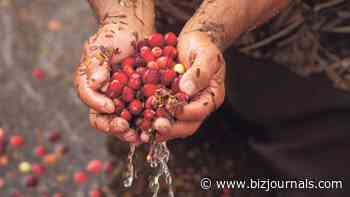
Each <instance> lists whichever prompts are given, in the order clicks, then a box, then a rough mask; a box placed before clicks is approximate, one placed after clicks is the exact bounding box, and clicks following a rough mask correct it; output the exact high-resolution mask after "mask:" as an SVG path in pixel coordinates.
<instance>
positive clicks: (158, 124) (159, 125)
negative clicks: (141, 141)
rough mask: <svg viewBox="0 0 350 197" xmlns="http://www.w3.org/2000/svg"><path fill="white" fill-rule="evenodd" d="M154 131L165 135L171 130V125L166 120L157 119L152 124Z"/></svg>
mask: <svg viewBox="0 0 350 197" xmlns="http://www.w3.org/2000/svg"><path fill="white" fill-rule="evenodd" d="M153 127H154V129H155V130H156V131H157V132H159V133H161V134H162V133H166V132H167V131H168V130H169V129H170V128H171V123H170V121H169V120H168V119H167V118H162V117H161V118H157V119H156V120H155V121H154V123H153Z"/></svg>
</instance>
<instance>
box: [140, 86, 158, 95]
mask: <svg viewBox="0 0 350 197" xmlns="http://www.w3.org/2000/svg"><path fill="white" fill-rule="evenodd" d="M157 89H158V86H157V85H155V84H146V85H144V86H143V90H142V93H143V95H144V96H145V97H150V96H152V95H153V94H154V93H155V92H156V90H157Z"/></svg>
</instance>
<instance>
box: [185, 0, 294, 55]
mask: <svg viewBox="0 0 350 197" xmlns="http://www.w3.org/2000/svg"><path fill="white" fill-rule="evenodd" d="M288 3H289V0H255V1H251V0H205V1H204V2H203V4H202V5H201V6H200V8H199V9H198V10H197V12H196V14H195V15H194V16H193V17H192V18H191V19H190V20H189V21H188V22H187V24H186V25H185V27H184V30H183V32H182V35H185V34H186V33H188V32H197V33H198V34H205V36H207V37H208V38H209V39H211V40H212V41H213V42H214V43H215V44H216V45H217V46H218V47H219V48H220V49H222V50H224V49H226V48H227V47H228V46H230V45H231V44H232V43H233V42H234V40H235V39H236V38H238V37H239V36H240V35H241V34H242V33H244V32H245V31H247V30H249V29H250V28H254V27H255V26H258V25H260V24H262V23H264V22H266V21H267V20H268V19H270V18H271V17H273V16H274V15H276V14H277V13H278V12H279V10H281V9H283V8H284V7H286V6H287V5H288Z"/></svg>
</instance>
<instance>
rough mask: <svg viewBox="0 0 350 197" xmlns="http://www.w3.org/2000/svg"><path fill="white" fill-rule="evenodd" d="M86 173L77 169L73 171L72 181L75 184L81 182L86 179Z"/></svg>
mask: <svg viewBox="0 0 350 197" xmlns="http://www.w3.org/2000/svg"><path fill="white" fill-rule="evenodd" d="M87 178H88V177H87V175H86V173H85V172H83V171H78V172H75V173H74V182H75V183H77V184H82V183H85V182H86V181H87Z"/></svg>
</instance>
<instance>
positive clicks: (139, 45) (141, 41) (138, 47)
mask: <svg viewBox="0 0 350 197" xmlns="http://www.w3.org/2000/svg"><path fill="white" fill-rule="evenodd" d="M145 46H146V47H148V40H147V39H143V40H140V41H139V42H138V43H137V50H141V48H143V47H145Z"/></svg>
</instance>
